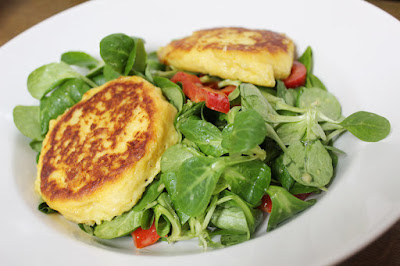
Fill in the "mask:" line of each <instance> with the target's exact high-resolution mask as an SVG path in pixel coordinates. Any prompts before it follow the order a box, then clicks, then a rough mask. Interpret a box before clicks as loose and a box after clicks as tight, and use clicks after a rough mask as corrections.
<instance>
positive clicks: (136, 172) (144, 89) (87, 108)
mask: <svg viewBox="0 0 400 266" xmlns="http://www.w3.org/2000/svg"><path fill="white" fill-rule="evenodd" d="M175 115H176V109H175V108H174V107H173V106H172V105H171V104H169V103H168V102H167V101H166V100H165V99H164V97H163V95H162V93H161V90H160V89H159V88H157V87H155V86H153V85H152V84H150V83H149V82H147V81H146V80H144V79H142V78H140V77H137V76H133V77H122V78H119V79H116V80H114V81H110V82H108V83H106V84H104V85H103V86H100V87H98V88H94V89H92V90H90V91H88V92H86V93H85V95H84V96H83V98H82V100H81V101H80V102H79V103H77V104H76V105H74V106H73V107H71V108H70V109H69V110H67V111H66V112H65V113H64V114H63V115H61V116H59V117H58V118H57V119H56V120H52V121H51V122H50V129H49V132H48V134H47V135H46V138H45V139H44V141H43V148H42V152H41V155H40V158H39V162H38V172H37V179H36V183H35V187H36V190H37V191H38V192H39V194H40V195H41V196H42V198H43V199H44V201H45V202H46V203H47V204H48V205H49V206H50V207H51V208H53V209H55V210H57V211H58V212H60V213H61V214H62V215H64V216H65V217H66V218H67V219H69V220H71V221H74V222H77V223H85V224H94V223H97V224H98V223H101V222H102V221H104V220H111V219H112V218H113V217H114V216H117V215H120V214H122V213H123V212H125V211H128V210H130V209H131V208H132V207H133V206H134V205H135V204H136V202H137V201H138V200H139V199H140V197H141V195H142V193H143V192H144V190H145V188H146V186H147V185H148V184H149V183H151V182H152V181H153V179H154V177H155V176H156V175H157V174H158V172H159V171H160V159H161V155H162V154H163V153H164V151H165V150H166V149H167V148H168V147H169V146H171V145H173V144H175V143H176V142H177V141H178V135H177V133H176V131H175V128H174V125H173V121H174V118H175Z"/></svg>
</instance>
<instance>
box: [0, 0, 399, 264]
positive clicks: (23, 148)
mask: <svg viewBox="0 0 400 266" xmlns="http://www.w3.org/2000/svg"><path fill="white" fill-rule="evenodd" d="M216 26H245V27H249V28H260V29H271V30H275V31H278V32H284V33H286V34H287V35H288V36H290V37H291V38H292V39H293V40H295V42H296V44H297V49H298V51H299V52H302V51H303V50H304V49H305V47H306V46H307V45H311V46H312V48H313V50H314V56H315V67H314V69H315V70H314V72H315V73H316V74H317V75H318V76H319V77H320V78H321V79H322V80H323V81H324V82H325V84H326V85H327V86H328V88H329V90H330V91H331V92H333V93H334V94H335V95H336V96H337V97H338V98H339V100H340V102H341V103H342V105H343V113H344V115H349V114H351V113H353V112H355V111H358V110H368V111H371V112H376V113H379V114H381V115H383V116H385V117H387V118H388V119H389V120H390V122H391V124H392V132H391V134H390V135H389V137H388V138H387V139H385V140H384V141H382V142H379V143H362V142H361V141H359V140H357V139H356V138H354V137H352V136H351V135H350V134H345V135H344V136H343V137H342V138H341V140H340V141H339V142H338V143H337V146H338V147H339V148H341V149H343V150H345V151H346V152H347V154H348V155H347V156H344V157H342V158H340V159H341V160H340V164H339V167H338V171H337V177H336V178H335V180H334V182H333V184H332V185H331V186H330V188H329V192H327V193H324V195H323V196H322V197H321V199H320V200H319V202H318V203H317V204H316V205H315V206H313V207H312V208H310V209H309V210H307V211H306V212H304V213H303V214H301V215H300V216H298V217H296V218H295V219H294V220H292V221H290V222H289V223H287V224H285V225H284V226H282V227H280V228H278V229H276V230H274V231H273V232H270V233H268V234H267V233H265V231H264V230H260V231H259V232H258V234H257V236H256V237H255V239H253V240H251V241H248V242H246V243H243V244H240V245H237V246H233V247H229V248H226V249H221V250H214V251H210V252H206V253H204V252H202V250H201V248H199V247H197V245H196V243H193V242H192V243H190V242H189V243H186V242H181V243H178V244H175V245H168V244H166V243H159V244H157V245H155V246H152V247H150V248H148V249H144V250H141V251H136V250H135V249H134V247H133V244H132V243H131V240H130V239H129V238H127V239H124V240H116V241H107V242H97V241H95V240H94V239H93V238H90V237H88V236H86V235H85V234H84V233H83V232H81V231H80V230H79V229H78V228H77V227H76V226H75V225H73V224H71V223H69V222H66V221H65V220H64V219H63V218H61V217H60V216H57V215H50V216H46V215H44V214H42V213H40V212H39V211H37V209H36V208H37V203H38V197H37V196H36V195H35V194H34V192H33V181H34V179H35V175H36V172H35V154H34V152H33V151H31V150H30V148H29V146H28V143H29V140H28V139H27V138H25V137H23V136H22V135H21V134H20V133H19V132H18V131H17V130H16V129H15V127H14V124H13V121H12V109H13V107H14V106H15V105H17V104H25V105H27V104H37V101H35V100H34V99H33V98H32V97H31V96H30V95H29V93H28V92H27V89H26V78H27V76H28V74H29V73H30V72H31V71H32V70H33V69H35V68H37V67H38V66H40V65H43V64H46V63H49V62H53V61H58V60H59V58H60V55H61V53H63V52H65V51H69V50H82V51H87V52H89V53H91V54H94V55H98V54H99V50H98V47H99V41H100V40H101V38H102V37H104V36H106V35H108V34H110V33H115V32H123V33H127V34H130V35H135V36H141V37H143V38H144V39H145V40H146V41H147V43H146V45H147V48H148V50H153V49H155V48H156V47H158V46H160V45H163V44H165V43H167V42H168V41H169V40H171V39H174V38H177V37H180V36H184V35H188V34H190V33H191V32H192V31H193V30H196V29H201V28H207V27H216ZM399 47H400V23H399V21H397V20H396V19H394V18H393V17H391V16H389V15H387V14H386V13H384V12H383V11H381V10H379V9H377V8H375V7H373V6H372V5H370V4H368V3H365V2H361V1H355V0H352V1H306V2H304V1H290V2H289V1H253V0H246V1H229V0H226V1H215V0H202V1H198V2H195V3H187V2H183V1H182V2H180V1H177V0H169V1H140V2H139V1H135V2H134V1H124V2H122V1H121V2H117V1H108V2H107V1H96V2H88V3H85V4H83V5H80V6H77V7H75V8H72V9H70V10H67V11H65V12H62V13H60V14H58V15H56V16H54V17H52V18H50V19H47V20H46V21H44V22H42V23H40V24H38V25H37V26H35V27H33V28H31V29H30V30H28V31H26V32H24V33H23V34H21V35H19V36H18V37H16V38H15V39H13V40H12V41H10V42H9V43H7V44H5V45H4V46H3V47H1V48H0V75H1V78H0V82H1V83H0V84H1V96H0V97H1V100H0V125H1V131H0V141H1V142H0V143H1V147H0V148H1V157H0V162H1V171H2V174H1V178H0V187H1V193H0V195H1V196H0V197H1V203H2V210H1V212H2V219H1V221H0V228H2V237H1V238H2V240H1V244H0V245H1V248H0V253H1V259H0V260H1V262H2V264H3V265H21V264H27V263H29V264H30V265H36V264H37V265H39V264H40V265H53V264H54V263H56V264H57V265H71V264H72V263H76V262H79V263H82V264H83V263H85V264H87V263H89V264H90V265H94V264H96V265H105V264H107V265H110V264H113V265H126V264H129V265H133V264H136V265H138V264H137V263H152V264H151V265H155V263H160V265H161V264H163V265H186V264H188V263H189V264H190V265H211V264H221V263H222V265H228V264H230V265H245V264H246V265H256V264H266V263H268V264H271V265H277V264H279V265H293V264H307V265H321V264H331V263H335V262H338V261H340V260H342V259H344V258H345V257H347V256H349V255H350V254H352V253H354V252H355V251H357V250H359V249H360V248H362V247H364V246H365V245H366V244H367V243H369V242H370V241H372V240H373V239H375V238H376V237H377V236H378V235H379V234H381V233H382V232H383V231H384V230H385V229H387V228H388V227H389V226H390V225H392V224H393V223H394V222H395V221H396V220H397V219H398V218H399V217H400V193H399V188H400V179H399V178H398V171H397V170H398V159H399V158H400V156H399V155H400V154H399V150H398V149H399V147H400V134H398V132H399V126H400V110H399V108H398V107H397V106H398V99H399V98H400V92H399V87H398V86H399V81H398V76H399V70H400V50H399Z"/></svg>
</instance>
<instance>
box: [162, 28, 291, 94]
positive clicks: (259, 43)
mask: <svg viewBox="0 0 400 266" xmlns="http://www.w3.org/2000/svg"><path fill="white" fill-rule="evenodd" d="M294 50H295V49H294V44H293V42H292V40H290V39H289V38H287V37H286V36H285V35H283V34H280V33H275V32H272V31H268V30H249V29H244V28H215V29H205V30H200V31H196V32H194V33H193V34H192V35H191V36H189V37H186V38H183V39H180V40H175V41H172V42H171V43H169V44H168V45H167V46H165V47H161V48H160V49H159V50H158V57H159V59H160V61H161V62H162V63H164V64H167V65H172V66H174V67H176V68H178V69H182V70H187V71H194V72H200V73H204V74H209V75H213V76H219V77H221V78H224V79H233V80H241V81H243V82H250V83H253V84H256V85H261V86H268V87H272V86H274V85H275V79H285V78H287V77H288V76H289V74H290V70H291V67H292V64H293V58H294Z"/></svg>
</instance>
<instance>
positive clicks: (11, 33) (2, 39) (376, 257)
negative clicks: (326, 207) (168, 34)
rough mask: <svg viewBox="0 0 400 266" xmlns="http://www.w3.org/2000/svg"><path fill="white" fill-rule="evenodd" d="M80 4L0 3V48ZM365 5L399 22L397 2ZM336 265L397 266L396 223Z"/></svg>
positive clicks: (60, 0)
mask: <svg viewBox="0 0 400 266" xmlns="http://www.w3.org/2000/svg"><path fill="white" fill-rule="evenodd" d="M83 2H85V0H0V46H1V45H3V44H5V43H6V42H7V41H9V40H11V39H12V38H13V37H15V36H17V35H18V34H20V33H21V32H23V31H24V30H26V29H28V28H30V27H32V26H33V25H35V24H37V23H39V22H41V21H42V20H44V19H46V18H48V17H50V16H52V15H55V14H57V13H59V12H61V11H63V10H65V9H68V8H70V7H73V6H75V5H78V4H80V3H83ZM367 2H369V3H371V4H373V5H375V6H377V7H379V8H380V9H382V10H384V11H386V12H387V13H389V14H391V15H392V16H394V17H395V18H397V19H398V20H400V1H387V0H369V1H367ZM399 23H400V22H399ZM399 26H400V24H399ZM397 37H399V36H397ZM399 49H400V47H399ZM339 265H340V266H347V265H400V221H399V222H397V223H396V224H395V225H394V226H393V227H392V228H390V229H389V230H388V231H387V232H386V233H385V234H383V235H382V236H381V237H379V238H378V239H376V240H375V241H374V242H372V243H371V244H369V245H368V246H367V247H365V248H364V249H362V250H361V251H359V252H358V253H356V254H354V255H353V256H352V257H350V258H348V259H346V260H345V261H344V262H342V263H340V264H339Z"/></svg>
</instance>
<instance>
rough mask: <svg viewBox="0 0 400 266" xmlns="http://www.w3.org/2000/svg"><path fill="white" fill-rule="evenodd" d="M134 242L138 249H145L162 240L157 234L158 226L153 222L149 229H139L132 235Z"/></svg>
mask: <svg viewBox="0 0 400 266" xmlns="http://www.w3.org/2000/svg"><path fill="white" fill-rule="evenodd" d="M132 237H133V242H134V243H135V246H136V248H144V247H147V246H150V245H152V244H154V243H156V242H157V241H158V239H160V236H159V235H158V234H157V230H156V225H155V223H154V222H153V225H152V226H151V227H150V228H149V229H146V230H145V229H142V228H141V227H139V228H138V229H136V230H135V231H133V233H132Z"/></svg>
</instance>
